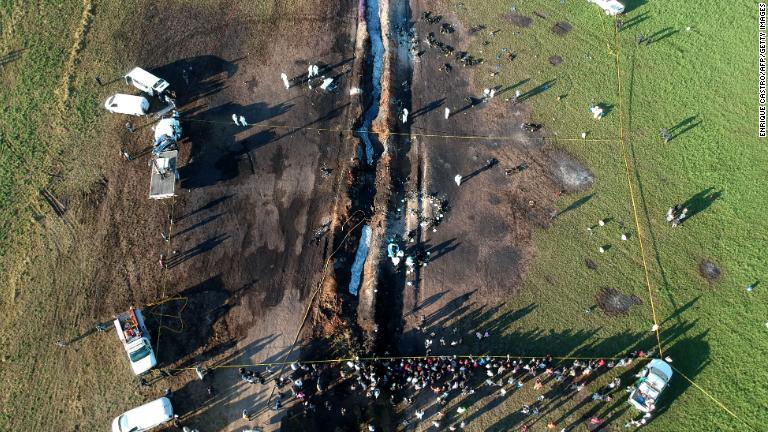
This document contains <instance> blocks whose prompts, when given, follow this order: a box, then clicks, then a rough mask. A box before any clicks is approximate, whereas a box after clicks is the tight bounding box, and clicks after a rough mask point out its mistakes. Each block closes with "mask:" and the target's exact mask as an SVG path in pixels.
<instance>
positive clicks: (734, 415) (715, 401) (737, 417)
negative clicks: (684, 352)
mask: <svg viewBox="0 0 768 432" xmlns="http://www.w3.org/2000/svg"><path fill="white" fill-rule="evenodd" d="M670 366H671V367H672V369H674V371H675V372H677V374H678V375H680V376H681V377H683V378H685V380H686V381H688V382H689V383H690V384H691V385H693V386H694V387H696V388H697V389H699V390H700V391H701V392H702V393H704V394H705V395H706V396H707V397H708V398H709V399H711V400H712V402H714V403H716V404H717V405H719V406H720V408H722V409H723V410H724V411H725V412H727V413H728V414H730V415H731V417H733V418H735V419H737V420H739V421H740V422H742V423H744V424H745V425H747V427H748V428H749V429H750V430H753V431H757V429H755V428H754V427H753V426H752V425H751V424H749V423H747V421H746V420H744V419H743V418H741V417H739V416H738V415H736V414H735V413H734V412H733V411H731V410H730V409H728V407H727V406H725V405H724V404H723V403H722V402H720V401H719V400H717V399H715V397H714V396H712V395H711V394H710V393H709V392H708V391H706V390H704V388H703V387H702V386H700V385H698V384H696V383H695V382H694V381H693V380H692V379H690V378H688V377H687V376H686V375H685V374H684V373H682V372H680V370H679V369H677V368H676V367H674V366H672V365H671V364H670Z"/></svg>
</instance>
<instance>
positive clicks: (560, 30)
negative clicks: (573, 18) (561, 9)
mask: <svg viewBox="0 0 768 432" xmlns="http://www.w3.org/2000/svg"><path fill="white" fill-rule="evenodd" d="M571 30H573V26H572V25H571V24H569V23H567V22H565V21H560V22H558V23H555V25H553V26H552V33H554V34H556V35H558V36H565V35H567V34H568V33H570V32H571Z"/></svg>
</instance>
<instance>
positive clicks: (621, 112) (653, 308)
mask: <svg viewBox="0 0 768 432" xmlns="http://www.w3.org/2000/svg"><path fill="white" fill-rule="evenodd" d="M613 32H614V38H615V42H616V79H617V85H618V93H619V94H618V102H619V132H620V136H621V143H622V149H623V150H624V151H623V153H622V154H623V157H624V166H625V167H626V171H627V183H628V184H629V197H630V200H631V202H632V214H633V216H634V219H635V226H636V227H637V239H638V241H639V243H640V257H641V258H642V262H643V271H644V273H645V283H646V285H647V286H648V298H649V299H650V303H651V313H652V314H653V326H654V329H655V331H656V343H657V345H658V347H659V357H662V356H663V355H664V350H663V348H662V346H661V334H660V328H659V327H660V326H659V320H658V318H657V317H656V304H655V303H654V301H653V289H652V288H651V278H650V275H649V273H648V263H647V262H646V259H645V246H644V244H643V233H642V230H641V229H640V217H639V216H638V213H637V202H636V199H635V189H634V186H633V183H632V172H631V170H630V167H629V149H628V147H627V140H626V135H625V132H624V104H623V100H624V98H623V94H622V87H621V62H620V57H621V43H620V40H619V31H618V28H617V27H616V26H615V25H614V27H613Z"/></svg>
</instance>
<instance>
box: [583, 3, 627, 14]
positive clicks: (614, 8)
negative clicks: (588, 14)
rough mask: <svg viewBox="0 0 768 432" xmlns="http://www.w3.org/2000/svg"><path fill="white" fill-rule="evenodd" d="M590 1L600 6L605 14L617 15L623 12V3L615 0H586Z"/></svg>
mask: <svg viewBox="0 0 768 432" xmlns="http://www.w3.org/2000/svg"><path fill="white" fill-rule="evenodd" d="M587 1H588V2H590V3H594V4H596V5H598V6H600V8H601V9H603V11H605V14H606V15H619V14H622V13H624V5H623V4H621V3H619V2H618V1H616V0H587Z"/></svg>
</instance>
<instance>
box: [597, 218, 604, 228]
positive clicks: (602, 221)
mask: <svg viewBox="0 0 768 432" xmlns="http://www.w3.org/2000/svg"><path fill="white" fill-rule="evenodd" d="M597 224H598V225H600V226H605V221H604V220H603V219H600V220H599V221H597Z"/></svg>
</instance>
